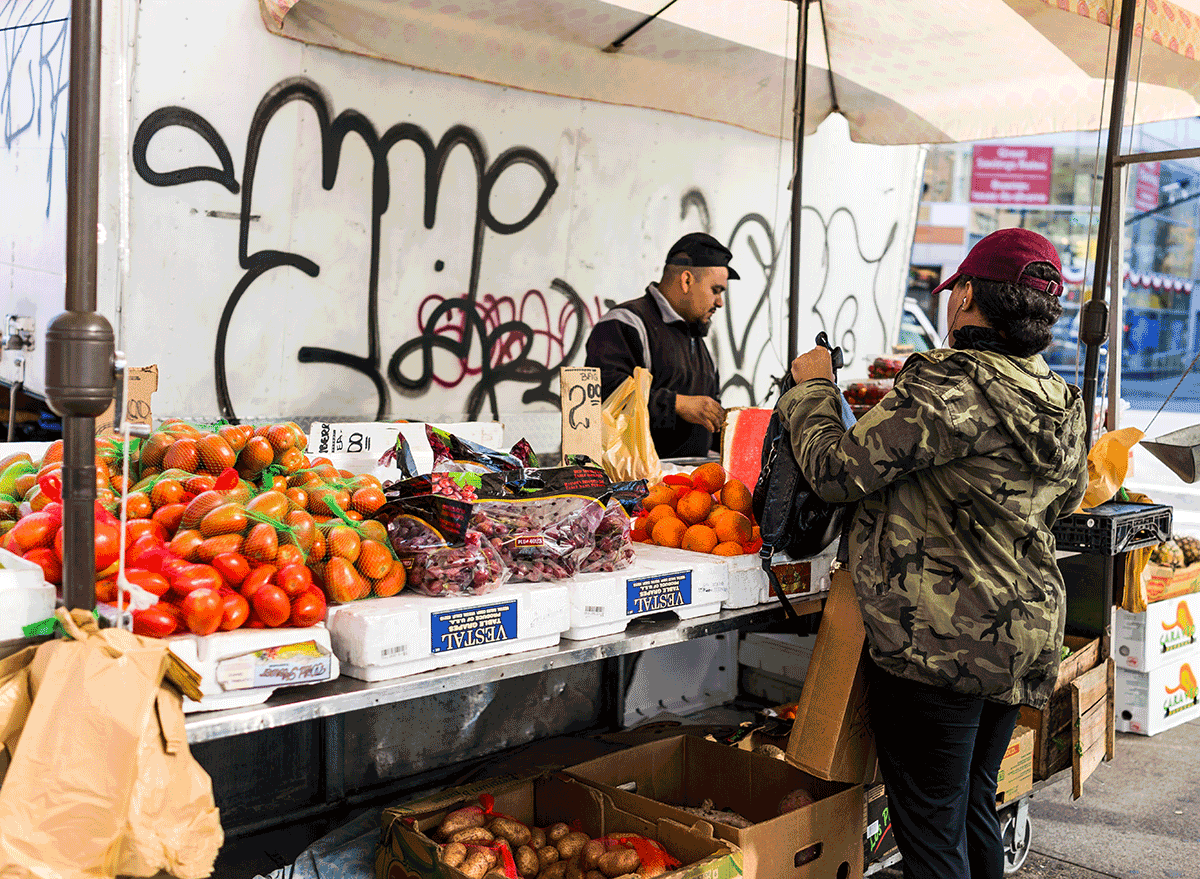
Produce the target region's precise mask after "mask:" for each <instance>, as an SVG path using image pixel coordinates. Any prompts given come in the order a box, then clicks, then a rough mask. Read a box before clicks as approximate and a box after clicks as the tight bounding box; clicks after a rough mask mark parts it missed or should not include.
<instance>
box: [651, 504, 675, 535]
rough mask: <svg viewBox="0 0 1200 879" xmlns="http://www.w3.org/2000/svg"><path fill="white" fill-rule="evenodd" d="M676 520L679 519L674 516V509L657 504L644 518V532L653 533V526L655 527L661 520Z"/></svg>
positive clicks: (668, 505)
mask: <svg viewBox="0 0 1200 879" xmlns="http://www.w3.org/2000/svg"><path fill="white" fill-rule="evenodd" d="M678 518H679V517H678V516H676V515H675V509H674V508H673V507H672V506H671V505H670V504H659V505H658V506H657V507H655V508H654V509H653V510H651V511H650V513H649V514H648V515H647V516H646V522H645V525H644V530H646V531H650V532H652V533H653V531H654V526H655V525H657V524H658V523H659V522H661V521H662V520H663V519H678Z"/></svg>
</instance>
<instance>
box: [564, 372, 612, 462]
mask: <svg viewBox="0 0 1200 879" xmlns="http://www.w3.org/2000/svg"><path fill="white" fill-rule="evenodd" d="M558 378H559V385H560V386H561V389H562V453H563V461H564V462H565V461H566V459H567V456H568V455H587V456H588V457H589V458H591V459H592V460H593V461H595V462H596V463H597V464H599V463H600V454H601V449H602V445H601V439H602V438H601V430H600V425H601V417H600V402H601V401H600V370H599V369H597V368H595V367H593V366H569V367H564V368H562V369H560V370H559V371H558Z"/></svg>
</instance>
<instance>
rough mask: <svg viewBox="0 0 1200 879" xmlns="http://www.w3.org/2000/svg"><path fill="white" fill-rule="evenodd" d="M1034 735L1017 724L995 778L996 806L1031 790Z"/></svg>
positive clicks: (1018, 797)
mask: <svg viewBox="0 0 1200 879" xmlns="http://www.w3.org/2000/svg"><path fill="white" fill-rule="evenodd" d="M1035 738H1036V734H1035V733H1034V731H1033V730H1032V729H1030V728H1029V727H1027V726H1021V725H1020V724H1017V727H1016V729H1014V730H1013V734H1012V739H1010V740H1009V743H1008V750H1007V751H1005V752H1004V760H1003V761H1002V762H1001V763H1000V772H999V773H998V774H997V776H996V806H997V807H999V806H1003V805H1005V804H1006V803H1011V802H1013V801H1014V800H1019V799H1020V798H1021V797H1023V796H1024V795H1025V794H1027V793H1029V792H1030V791H1031V790H1033V743H1034V739H1035Z"/></svg>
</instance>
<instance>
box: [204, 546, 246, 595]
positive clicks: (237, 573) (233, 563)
mask: <svg viewBox="0 0 1200 879" xmlns="http://www.w3.org/2000/svg"><path fill="white" fill-rule="evenodd" d="M212 566H213V567H214V568H216V569H217V570H218V571H220V572H221V576H222V577H224V578H225V582H226V583H228V584H229V585H230V586H235V587H236V586H241V585H242V582H243V581H244V580H245V579H246V578H247V577H248V576H250V563H249V562H248V561H246V557H245V556H244V555H242V554H241V553H240V552H223V553H221V554H220V555H218V556H217V557H216V558H214V559H213V560H212Z"/></svg>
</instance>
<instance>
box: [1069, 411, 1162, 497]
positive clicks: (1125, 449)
mask: <svg viewBox="0 0 1200 879" xmlns="http://www.w3.org/2000/svg"><path fill="white" fill-rule="evenodd" d="M1145 435H1146V434H1145V433H1143V432H1142V431H1140V430H1138V429H1137V428H1136V427H1123V428H1121V429H1120V430H1110V431H1109V432H1108V433H1106V434H1104V435H1103V436H1101V437H1100V439H1098V440H1096V444H1095V445H1093V446H1092V448H1091V451H1089V452H1088V457H1087V469H1088V487H1087V491H1086V492H1084V495H1083V503H1081V504H1080V505H1079V510H1076V512H1079V511H1080V510H1090V509H1091V508H1092V507H1095V506H1099V505H1100V504H1102V503H1105V502H1106V501H1110V500H1112V497H1113V495H1115V494H1116V493H1117V491H1118V490H1119V489H1120V488H1121V485H1122V484H1123V483H1124V482H1125V474H1126V473H1128V472H1129V450H1130V449H1132V448H1133V447H1134V446H1136V445H1137V444H1138V442H1139V441H1140V440H1141V439H1142V437H1144V436H1145Z"/></svg>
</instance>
